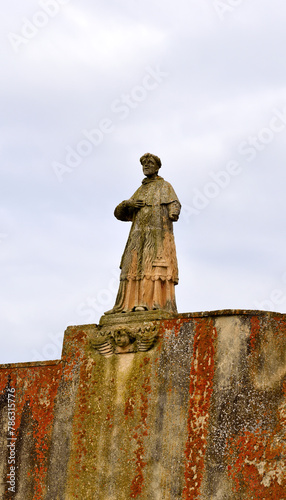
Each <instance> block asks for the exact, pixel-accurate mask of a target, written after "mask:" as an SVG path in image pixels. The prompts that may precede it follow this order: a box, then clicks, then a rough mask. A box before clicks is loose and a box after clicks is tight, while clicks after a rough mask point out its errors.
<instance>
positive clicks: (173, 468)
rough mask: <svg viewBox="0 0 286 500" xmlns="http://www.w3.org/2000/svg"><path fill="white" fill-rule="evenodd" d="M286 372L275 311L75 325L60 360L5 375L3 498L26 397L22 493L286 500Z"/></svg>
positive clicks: (285, 340)
mask: <svg viewBox="0 0 286 500" xmlns="http://www.w3.org/2000/svg"><path fill="white" fill-rule="evenodd" d="M156 315H157V316H156ZM111 316H113V317H111ZM123 316H124V318H123ZM124 330H126V331H124ZM130 339H131V341H130ZM148 339H149V341H150V339H151V340H152V342H151V343H149V345H148V346H147V345H145V350H144V349H142V350H140V342H141V346H142V345H143V344H142V342H143V341H145V342H147V341H148ZM102 340H104V342H106V343H107V344H108V346H109V347H108V346H107V347H108V348H109V349H110V352H109V353H108V355H106V350H104V348H102V349H101V351H100V348H99V346H102V345H103V344H104V342H103V343H102V342H101V341H102ZM110 346H111V347H110ZM132 346H133V347H132ZM285 376H286V315H282V314H278V313H267V312H261V311H215V312H203V313H186V314H178V315H175V316H174V315H171V316H169V315H167V317H162V316H160V312H158V311H155V312H152V313H144V312H143V313H141V312H140V313H132V314H128V315H124V314H120V315H107V316H104V317H103V318H101V321H100V325H83V326H74V327H69V328H68V329H67V330H66V333H65V338H64V346H63V354H62V359H61V360H60V361H51V362H46V363H40V362H39V363H24V364H15V365H2V366H1V367H0V390H1V393H2V394H3V397H2V400H1V401H2V403H1V405H2V406H1V414H0V417H1V422H2V428H1V429H0V431H1V439H2V443H4V444H3V450H4V451H2V452H1V453H2V454H1V455H0V470H1V473H2V482H1V485H0V496H1V498H2V497H3V498H5V495H6V496H7V494H8V489H7V488H8V486H7V474H8V473H9V470H10V469H9V468H10V465H9V463H8V454H9V450H10V448H7V446H6V444H9V443H10V442H11V441H8V438H9V436H8V435H7V418H8V401H10V400H11V398H9V394H15V400H14V401H15V409H13V411H14V410H15V415H16V419H15V422H14V429H15V438H16V440H15V454H16V469H15V470H16V479H15V482H16V485H17V491H18V496H19V498H25V500H29V499H31V500H32V499H33V498H38V499H45V500H55V499H57V498H59V499H67V500H71V499H76V498H79V499H92V498H96V499H98V500H109V499H110V500H126V499H128V498H138V499H142V500H146V499H152V500H153V499H154V500H155V499H156V500H178V499H182V500H183V499H184V500H191V499H201V500H205V499H207V498H208V499H210V498H221V499H222V498H223V499H226V500H240V499H241V498H245V499H252V498H269V499H270V498H271V499H272V498H281V499H282V498H286V477H285V476H286V473H285V464H286V444H285V443H286V430H285V429H286V427H285V414H286V397H285V395H286V383H285ZM13 389H14V391H13ZM9 391H13V392H9ZM9 411H10V410H9ZM7 450H8V451H7ZM250 479H251V480H250ZM5 491H6V493H5Z"/></svg>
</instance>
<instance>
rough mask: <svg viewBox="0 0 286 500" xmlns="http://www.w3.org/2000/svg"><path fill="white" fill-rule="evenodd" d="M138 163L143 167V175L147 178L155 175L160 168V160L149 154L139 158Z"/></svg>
mask: <svg viewBox="0 0 286 500" xmlns="http://www.w3.org/2000/svg"><path fill="white" fill-rule="evenodd" d="M140 163H141V164H142V166H143V173H144V175H146V176H147V177H151V176H153V175H157V173H158V170H159V168H161V165H162V164H161V160H160V158H159V157H158V156H156V155H152V154H151V153H145V155H143V156H141V158H140Z"/></svg>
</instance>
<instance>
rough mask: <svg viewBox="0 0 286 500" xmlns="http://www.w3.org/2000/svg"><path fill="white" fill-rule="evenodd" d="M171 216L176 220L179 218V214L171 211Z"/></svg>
mask: <svg viewBox="0 0 286 500" xmlns="http://www.w3.org/2000/svg"><path fill="white" fill-rule="evenodd" d="M169 217H170V219H171V220H172V221H174V222H176V221H177V220H178V219H179V214H176V213H170V215H169Z"/></svg>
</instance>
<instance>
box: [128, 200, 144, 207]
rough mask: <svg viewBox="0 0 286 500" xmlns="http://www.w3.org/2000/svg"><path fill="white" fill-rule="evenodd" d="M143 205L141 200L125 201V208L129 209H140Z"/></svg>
mask: <svg viewBox="0 0 286 500" xmlns="http://www.w3.org/2000/svg"><path fill="white" fill-rule="evenodd" d="M144 205H145V203H144V201H143V200H127V206H128V207H130V208H142V207H144Z"/></svg>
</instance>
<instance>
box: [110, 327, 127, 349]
mask: <svg viewBox="0 0 286 500" xmlns="http://www.w3.org/2000/svg"><path fill="white" fill-rule="evenodd" d="M113 338H114V341H115V344H116V345H117V346H119V347H127V346H128V345H129V344H130V343H131V342H130V338H129V335H127V333H126V332H125V331H124V330H123V331H120V330H118V331H117V332H115V334H114V336H113Z"/></svg>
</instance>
